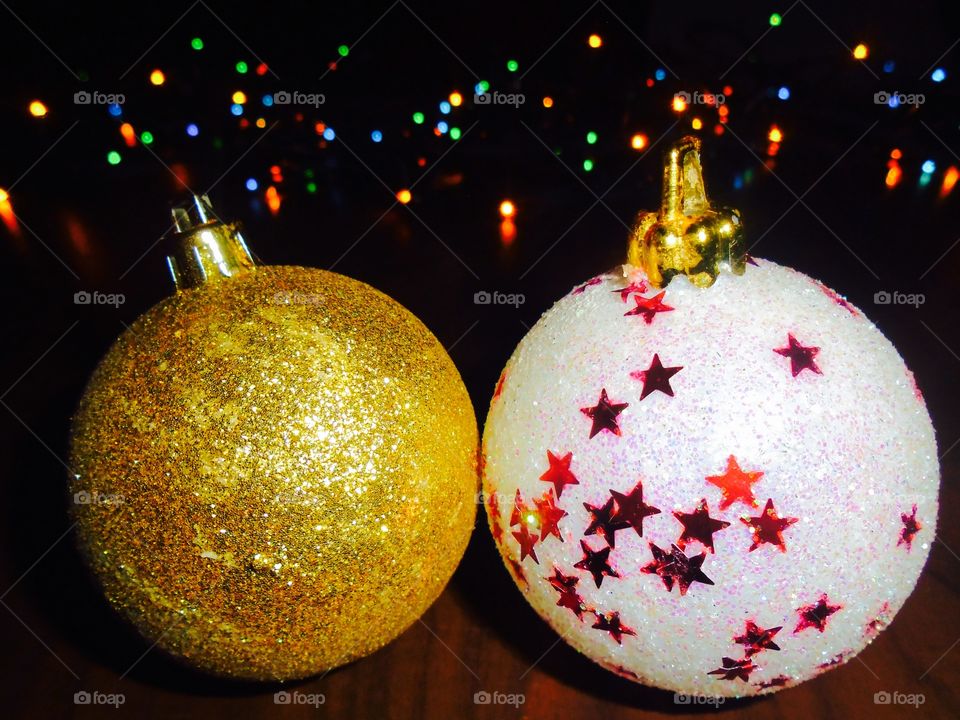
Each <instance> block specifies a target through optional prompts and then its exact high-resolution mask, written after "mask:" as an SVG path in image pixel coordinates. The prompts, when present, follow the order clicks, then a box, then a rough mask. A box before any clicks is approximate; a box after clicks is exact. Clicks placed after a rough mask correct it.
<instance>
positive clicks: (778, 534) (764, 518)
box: [740, 498, 797, 552]
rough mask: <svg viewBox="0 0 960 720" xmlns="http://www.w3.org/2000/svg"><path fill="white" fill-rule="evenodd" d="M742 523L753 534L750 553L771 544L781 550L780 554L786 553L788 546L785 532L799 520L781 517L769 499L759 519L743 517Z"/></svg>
mask: <svg viewBox="0 0 960 720" xmlns="http://www.w3.org/2000/svg"><path fill="white" fill-rule="evenodd" d="M740 521H741V522H742V523H743V524H744V525H747V526H748V527H749V528H750V532H752V533H753V545H751V546H750V552H753V551H754V550H756V549H757V548H758V547H760V546H761V545H763V544H764V543H770V544H771V545H776V546H777V547H778V548H780V552H786V551H787V546H786V545H784V543H783V531H784V530H785V529H787V528H788V527H790V526H791V525H793V524H794V523H795V522H796V521H797V518H792V517H779V516H778V515H777V511H776V510H775V509H774V507H773V499H772V498H769V499H767V504H766V506H764V508H763V512H762V513H760V515H759V516H758V517H750V518H748V517H742V518H740Z"/></svg>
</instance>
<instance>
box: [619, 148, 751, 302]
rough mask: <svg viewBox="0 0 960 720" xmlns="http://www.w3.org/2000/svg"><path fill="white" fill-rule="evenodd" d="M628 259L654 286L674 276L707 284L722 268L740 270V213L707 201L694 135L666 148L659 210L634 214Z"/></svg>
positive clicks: (743, 260)
mask: <svg viewBox="0 0 960 720" xmlns="http://www.w3.org/2000/svg"><path fill="white" fill-rule="evenodd" d="M627 262H628V263H630V264H631V265H636V266H639V267H642V268H643V269H644V271H645V272H646V274H647V276H648V277H649V279H650V283H651V284H652V285H654V286H655V287H663V286H665V285H667V284H668V283H669V282H670V280H671V279H672V278H673V277H674V276H675V275H686V276H687V277H688V278H689V279H690V282H692V283H693V284H694V285H696V286H697V287H710V286H711V285H713V283H714V281H715V280H716V279H717V275H719V274H720V272H721V271H722V270H727V271H730V272H732V273H734V274H735V275H742V274H743V271H744V269H745V267H746V246H745V243H744V238H743V225H742V224H741V221H740V212H739V211H738V210H734V209H733V208H715V207H713V206H712V205H711V204H710V201H709V200H708V198H707V191H706V189H705V188H704V186H703V171H702V169H701V167H700V139H699V138H697V137H693V136H691V135H687V136H686V137H684V138H682V139H680V140H679V141H677V142H676V143H674V144H673V145H672V146H671V148H670V150H669V151H668V152H667V154H666V156H665V158H664V163H663V199H662V201H661V205H660V211H659V212H645V211H644V212H641V213H639V214H638V215H637V224H636V226H635V227H634V229H633V231H632V232H631V233H630V240H629V243H628V245H627Z"/></svg>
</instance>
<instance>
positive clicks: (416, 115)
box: [413, 112, 425, 125]
mask: <svg viewBox="0 0 960 720" xmlns="http://www.w3.org/2000/svg"><path fill="white" fill-rule="evenodd" d="M424 119H425V118H424V117H423V113H422V112H415V113H414V114H413V122H415V123H416V124H417V125H423V121H424Z"/></svg>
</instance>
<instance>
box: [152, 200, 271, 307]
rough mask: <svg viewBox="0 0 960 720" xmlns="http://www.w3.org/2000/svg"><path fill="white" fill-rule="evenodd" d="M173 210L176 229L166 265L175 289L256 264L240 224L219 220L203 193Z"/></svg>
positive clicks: (227, 275)
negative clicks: (241, 231)
mask: <svg viewBox="0 0 960 720" xmlns="http://www.w3.org/2000/svg"><path fill="white" fill-rule="evenodd" d="M172 212H173V223H174V226H175V227H176V230H177V232H176V234H174V236H173V243H172V247H171V249H170V251H169V252H168V254H167V267H168V268H170V275H171V276H172V277H173V284H174V285H175V286H176V289H177V290H178V291H180V290H186V289H188V288H192V287H197V286H199V285H203V284H206V283H211V282H218V281H220V280H226V279H228V278H232V277H236V276H237V275H240V274H241V273H245V272H248V271H250V270H252V269H253V268H254V267H255V263H254V262H253V257H252V256H251V254H250V250H249V249H248V248H247V243H246V242H245V241H244V239H243V236H242V235H241V234H240V228H239V226H238V225H237V224H236V223H224V222H222V221H221V220H220V219H219V218H218V217H217V216H216V214H215V213H214V212H213V206H212V205H211V203H210V198H208V197H207V196H206V195H191V196H190V200H189V201H188V202H187V203H184V204H183V205H179V206H177V207H175V208H173V211H172Z"/></svg>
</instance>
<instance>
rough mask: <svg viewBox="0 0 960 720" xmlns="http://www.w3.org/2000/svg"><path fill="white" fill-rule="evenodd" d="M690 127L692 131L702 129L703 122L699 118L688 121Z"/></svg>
mask: <svg viewBox="0 0 960 720" xmlns="http://www.w3.org/2000/svg"><path fill="white" fill-rule="evenodd" d="M690 127H692V128H693V129H694V130H699V129H700V128H702V127H703V121H702V120H701V119H700V118H694V119H693V120H691V121H690Z"/></svg>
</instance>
